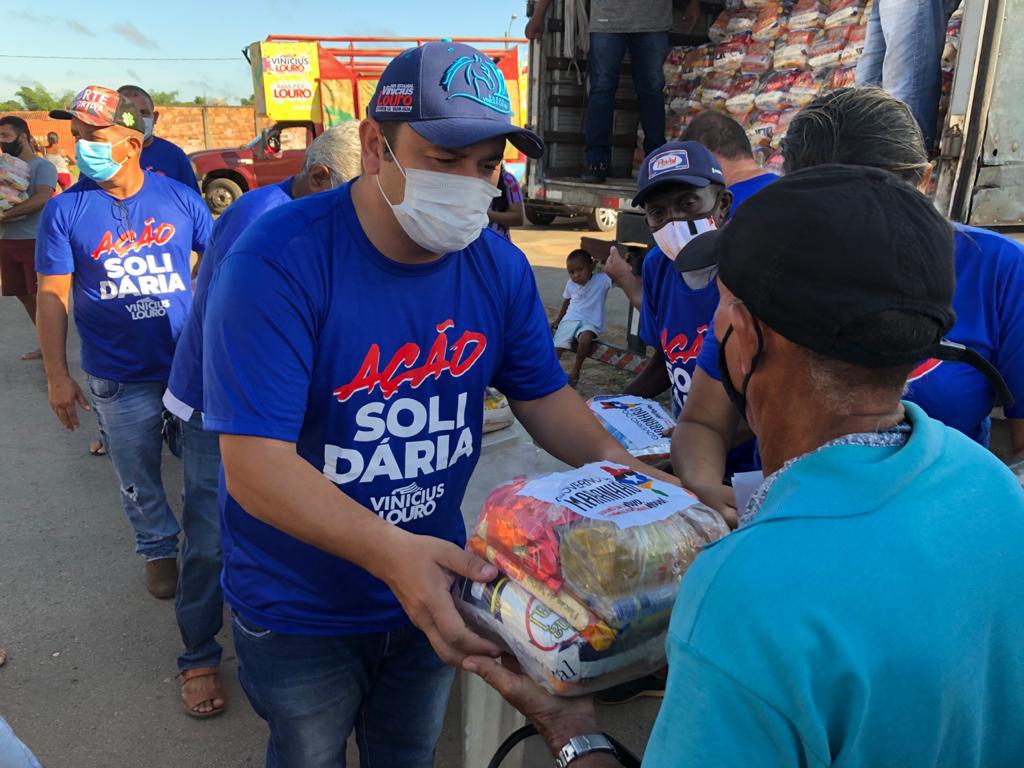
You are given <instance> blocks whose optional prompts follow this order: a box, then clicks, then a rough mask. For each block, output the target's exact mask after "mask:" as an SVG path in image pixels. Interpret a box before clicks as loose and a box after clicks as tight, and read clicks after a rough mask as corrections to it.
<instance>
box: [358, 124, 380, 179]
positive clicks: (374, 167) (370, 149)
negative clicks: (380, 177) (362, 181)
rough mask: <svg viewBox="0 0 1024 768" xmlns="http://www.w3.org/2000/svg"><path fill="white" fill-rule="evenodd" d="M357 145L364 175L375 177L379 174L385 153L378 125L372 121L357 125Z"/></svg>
mask: <svg viewBox="0 0 1024 768" xmlns="http://www.w3.org/2000/svg"><path fill="white" fill-rule="evenodd" d="M359 143H360V156H361V157H362V160H363V169H364V170H365V171H366V175H367V176H376V175H377V174H379V173H380V163H381V157H383V156H384V154H385V153H386V152H387V148H386V147H385V145H384V139H383V136H382V134H381V132H380V125H378V124H377V123H375V122H374V121H372V120H363V122H362V123H360V124H359Z"/></svg>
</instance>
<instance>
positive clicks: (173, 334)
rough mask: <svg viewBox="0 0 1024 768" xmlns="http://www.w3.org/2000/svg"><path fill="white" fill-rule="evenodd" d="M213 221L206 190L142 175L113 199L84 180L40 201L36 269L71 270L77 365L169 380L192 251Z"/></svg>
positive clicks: (123, 377)
mask: <svg viewBox="0 0 1024 768" xmlns="http://www.w3.org/2000/svg"><path fill="white" fill-rule="evenodd" d="M211 226H212V219H211V217H210V212H209V211H208V210H207V208H206V204H205V203H203V200H202V198H200V197H199V195H198V194H196V193H195V192H193V191H192V190H191V189H189V188H187V187H185V186H184V185H182V184H179V183H178V182H176V181H174V180H172V179H168V178H165V177H163V176H158V175H156V174H151V173H147V174H145V176H144V181H143V184H142V188H141V189H140V190H139V191H138V192H136V193H135V194H134V195H132V196H131V197H128V198H126V199H124V200H117V199H115V198H113V197H111V196H110V195H109V194H107V193H106V192H105V191H103V190H102V189H101V188H100V187H99V186H97V185H96V184H95V183H94V182H92V181H90V180H89V179H86V178H83V179H82V180H80V181H79V182H78V183H77V184H75V185H74V186H72V187H71V188H69V189H68V190H67V191H65V192H64V193H63V194H61V195H58V196H57V197H55V198H53V199H52V200H50V201H49V202H48V203H47V204H46V208H45V209H44V210H43V216H42V219H41V220H40V223H39V230H38V233H37V236H36V271H37V272H39V273H41V274H44V275H66V274H73V275H74V278H73V283H72V284H73V296H74V312H75V323H76V324H77V326H78V334H79V336H80V337H81V340H82V368H83V369H84V370H85V371H86V372H87V373H89V374H91V375H93V376H97V377H99V378H104V379H112V380H114V381H124V382H140V381H163V380H166V379H167V376H168V373H169V372H170V369H171V360H172V358H173V356H174V347H175V343H176V342H177V339H178V336H179V334H180V333H181V330H182V328H183V326H184V325H185V319H186V317H187V315H188V311H189V307H190V305H191V303H192V277H191V266H190V259H191V255H192V251H193V250H195V251H198V252H199V253H202V252H203V251H204V250H205V249H206V243H207V240H208V239H209V237H210V229H211Z"/></svg>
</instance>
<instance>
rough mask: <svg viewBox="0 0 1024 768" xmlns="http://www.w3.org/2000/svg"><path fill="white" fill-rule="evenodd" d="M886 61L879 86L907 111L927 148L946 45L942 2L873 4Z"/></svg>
mask: <svg viewBox="0 0 1024 768" xmlns="http://www.w3.org/2000/svg"><path fill="white" fill-rule="evenodd" d="M877 5H878V6H879V14H880V16H879V18H880V20H881V25H882V33H883V34H884V35H885V61H884V62H883V64H882V87H883V88H884V89H885V90H886V91H888V92H889V93H890V94H892V95H893V96H895V97H896V98H897V99H899V100H900V101H903V102H905V103H906V105H907V106H908V107H910V111H911V112H912V113H913V115H914V119H916V120H917V124H918V125H919V126H921V132H922V133H924V142H925V146H926V147H928V148H931V146H932V144H933V143H934V140H935V132H936V128H937V126H936V123H937V122H938V119H939V93H940V90H941V86H942V65H941V61H942V48H943V46H944V45H945V40H946V23H947V21H948V18H949V17H948V16H947V15H946V8H945V3H944V2H943V0H877Z"/></svg>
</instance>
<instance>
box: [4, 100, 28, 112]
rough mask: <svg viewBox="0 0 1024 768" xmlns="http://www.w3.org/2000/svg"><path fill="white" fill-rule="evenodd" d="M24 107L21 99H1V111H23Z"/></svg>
mask: <svg viewBox="0 0 1024 768" xmlns="http://www.w3.org/2000/svg"><path fill="white" fill-rule="evenodd" d="M24 108H25V105H24V104H22V103H21V102H20V101H13V100H12V101H0V112H21V110H23V109H24Z"/></svg>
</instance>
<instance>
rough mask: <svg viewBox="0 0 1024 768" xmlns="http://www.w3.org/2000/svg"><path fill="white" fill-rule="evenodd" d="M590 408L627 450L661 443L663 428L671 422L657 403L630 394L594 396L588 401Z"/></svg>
mask: <svg viewBox="0 0 1024 768" xmlns="http://www.w3.org/2000/svg"><path fill="white" fill-rule="evenodd" d="M590 410H592V411H593V412H594V413H595V414H596V415H597V417H598V419H600V420H601V421H602V422H603V423H604V424H605V427H606V428H607V429H608V431H609V432H611V433H612V434H613V435H615V437H616V439H617V440H619V442H621V443H622V444H623V445H624V446H625V447H626V448H628V449H629V450H643V449H645V448H650V447H651V446H653V445H657V444H659V443H664V442H665V440H666V438H665V437H664V432H665V430H666V429H668V428H669V427H671V426H673V425H674V424H675V422H673V421H672V419H671V418H669V415H668V414H667V413H665V409H664V408H662V407H661V405H660V404H658V403H657V402H655V401H654V400H646V399H645V398H642V397H634V396H632V395H623V396H621V397H610V398H594V399H593V400H591V401H590Z"/></svg>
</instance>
